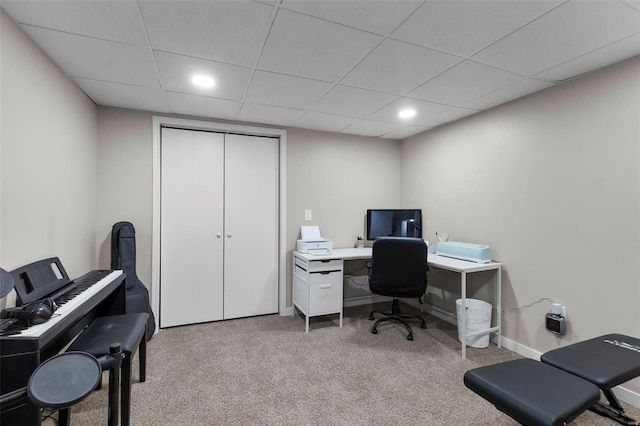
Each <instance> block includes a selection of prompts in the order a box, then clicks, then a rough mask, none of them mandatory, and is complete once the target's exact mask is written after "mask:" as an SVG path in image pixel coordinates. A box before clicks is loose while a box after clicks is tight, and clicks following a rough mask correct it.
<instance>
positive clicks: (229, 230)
mask: <svg viewBox="0 0 640 426" xmlns="http://www.w3.org/2000/svg"><path fill="white" fill-rule="evenodd" d="M225 150H226V152H225V266H224V268H225V277H224V281H225V285H224V317H225V319H229V318H239V317H245V316H251V315H262V314H271V313H276V312H278V268H277V266H278V204H279V203H278V140H277V139H274V138H267V137H258V136H244V135H226V139H225Z"/></svg>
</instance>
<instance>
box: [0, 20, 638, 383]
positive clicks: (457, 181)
mask: <svg viewBox="0 0 640 426" xmlns="http://www.w3.org/2000/svg"><path fill="white" fill-rule="evenodd" d="M0 15H1V19H2V21H1V22H0V24H1V25H0V30H1V35H2V37H1V45H0V61H1V64H2V73H1V76H0V84H1V87H2V92H1V94H0V102H1V104H0V107H1V109H2V115H1V120H2V122H1V123H0V129H1V133H0V135H1V137H2V139H1V142H0V143H1V145H0V166H1V171H0V178H1V182H0V190H1V192H0V215H1V216H0V266H2V267H4V268H5V269H12V268H15V267H18V266H20V265H22V264H25V263H27V262H30V261H33V260H37V259H40V258H43V257H48V256H60V257H61V259H62V260H63V262H64V264H65V265H66V266H67V268H68V270H69V273H70V275H73V276H77V275H80V274H81V273H84V272H86V271H88V270H89V269H92V268H94V267H98V266H100V267H108V266H109V255H108V249H109V248H108V247H109V242H108V240H107V238H108V234H109V231H110V229H111V225H112V224H113V223H114V222H116V221H119V220H130V221H132V222H134V224H135V225H136V229H137V237H138V239H137V243H138V274H139V275H140V277H141V279H142V280H143V282H145V283H147V284H148V283H150V280H151V266H150V264H151V216H152V211H151V209H152V204H151V197H152V192H151V186H152V155H151V153H152V128H151V126H152V122H151V117H152V114H151V113H147V112H136V111H129V110H121V109H117V108H96V107H95V105H94V104H93V103H92V102H91V101H90V100H88V99H87V98H86V97H85V96H84V94H83V93H82V92H81V91H80V90H79V89H78V88H77V87H76V86H75V85H73V83H72V82H71V81H70V80H68V79H67V78H66V77H64V75H63V74H62V73H61V72H60V71H59V70H58V69H57V68H56V67H55V65H53V64H52V63H51V62H50V61H49V60H48V59H47V58H46V56H45V55H43V54H42V52H40V51H39V50H38V49H37V48H36V47H35V46H34V45H33V44H32V43H31V42H30V41H29V40H28V38H27V37H26V36H24V34H23V33H22V32H20V30H19V29H18V28H17V27H16V26H15V25H14V24H13V23H12V22H11V21H10V20H9V19H7V18H6V16H5V15H4V13H2V12H0ZM638 75H640V59H638V58H636V59H634V60H631V61H627V62H626V63H622V64H619V65H616V66H612V67H610V68H608V69H605V70H602V71H599V72H596V73H593V74H589V75H586V76H584V77H581V78H579V79H576V80H575V81H572V82H568V83H565V84H563V85H560V86H558V87H555V88H552V89H549V90H547V91H544V92H542V93H538V94H534V95H532V96H529V97H527V98H524V99H522V100H519V101H515V102H512V103H510V104H507V105H504V106H502V107H499V108H496V109H494V110H492V111H488V112H485V113H482V114H478V115H476V116H474V117H470V118H468V119H465V120H460V121H459V122H456V123H453V124H451V125H448V126H442V127H440V128H437V129H434V130H432V131H430V132H427V133H425V134H422V135H419V136H416V137H413V138H411V139H408V140H406V141H404V142H402V143H398V142H393V141H383V140H377V139H372V138H363V137H355V136H348V135H337V134H329V133H322V132H313V131H303V130H295V129H289V133H288V146H287V168H288V174H287V200H288V204H287V218H288V223H287V229H286V232H287V239H286V241H287V246H288V249H289V250H291V249H293V248H294V246H295V240H296V238H297V236H298V228H299V226H300V225H302V224H305V222H304V220H303V219H304V216H303V212H304V209H312V210H313V215H314V220H313V221H312V222H311V223H312V224H317V225H320V226H321V228H322V231H323V233H324V234H325V235H326V236H327V237H328V238H331V239H333V240H334V242H335V244H336V246H337V247H340V246H343V247H344V246H351V245H352V244H353V242H354V239H355V237H356V236H357V235H360V234H362V233H363V215H364V211H365V209H366V208H369V207H396V206H410V207H414V206H417V207H422V208H423V209H424V215H425V236H426V237H427V238H429V239H431V240H433V237H434V232H435V231H440V232H448V233H450V234H451V236H452V239H455V240H459V241H469V242H479V243H487V244H491V245H492V247H493V248H494V254H495V258H496V259H497V260H499V261H501V262H504V264H505V274H504V289H503V300H504V305H505V309H506V310H507V312H505V316H504V319H505V321H504V327H505V335H506V336H507V337H508V338H509V339H511V340H513V341H514V342H517V343H518V344H521V345H524V346H527V347H530V348H532V349H535V350H538V351H545V350H547V349H549V348H551V347H555V346H559V345H562V344H565V343H567V342H571V341H577V340H581V339H585V338H588V337H591V336H594V335H597V334H600V333H605V332H610V331H617V332H622V333H629V334H632V335H640V308H639V306H640V272H639V268H640V266H639V265H640V262H639V260H640V190H639V189H640V188H639V186H640V175H639V173H640V164H639V163H640V149H639V144H640V142H639V141H640V125H639V122H638V120H639V117H640V106H639V102H640V101H639V99H640V89H639V79H638ZM98 259H99V260H98ZM489 279H490V277H486V276H480V277H478V278H477V279H476V280H475V281H476V282H474V283H472V286H473V285H477V286H478V287H480V286H481V285H482V284H483V283H484V282H485V281H488V280H489ZM456 282H457V277H453V276H449V275H447V274H440V275H438V274H437V273H436V274H435V278H434V279H433V280H432V285H431V290H430V291H431V294H430V300H431V301H432V302H433V303H434V304H436V305H438V304H440V305H442V306H443V307H445V308H446V309H450V308H451V303H452V300H453V298H454V297H455V296H452V295H451V294H450V293H451V291H453V290H455V289H456V285H455V283H456ZM289 288H290V279H289ZM542 297H548V298H553V299H555V300H557V301H559V302H561V303H562V304H564V305H565V306H566V307H567V310H568V316H569V321H570V327H569V334H568V335H567V336H566V337H565V338H563V339H560V338H555V337H554V336H552V335H551V334H549V333H547V332H546V331H545V330H544V328H543V322H542V317H543V315H544V313H545V312H547V311H548V307H549V301H547V300H542V301H541V302H539V303H537V304H533V305H532V306H530V307H524V305H527V304H529V303H532V302H534V301H536V300H538V299H539V298H542ZM5 302H6V301H3V302H2V303H5ZM10 302H11V301H9V303H10ZM520 307H522V308H520ZM518 308H520V309H518ZM630 387H631V388H632V389H635V390H636V392H637V391H638V390H640V385H638V384H637V381H636V382H634V383H632V384H631V386H630Z"/></svg>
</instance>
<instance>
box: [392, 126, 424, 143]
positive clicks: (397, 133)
mask: <svg viewBox="0 0 640 426" xmlns="http://www.w3.org/2000/svg"><path fill="white" fill-rule="evenodd" d="M429 129H430V127H418V126H402V127H400V128H398V129H397V130H394V131H391V132H389V133H385V134H384V135H382V136H381V137H383V138H387V139H396V140H402V139H406V138H408V137H411V136H414V135H417V134H419V133H422V132H426V131H427V130H429Z"/></svg>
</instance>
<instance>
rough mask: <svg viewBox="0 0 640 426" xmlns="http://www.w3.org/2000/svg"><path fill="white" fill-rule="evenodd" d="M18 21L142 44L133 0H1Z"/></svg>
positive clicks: (141, 33)
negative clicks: (113, 0) (110, 0)
mask: <svg viewBox="0 0 640 426" xmlns="http://www.w3.org/2000/svg"><path fill="white" fill-rule="evenodd" d="M2 8H3V9H4V11H5V12H7V13H8V14H9V16H11V18H13V20H14V21H15V22H17V23H18V24H28V25H31V26H37V27H42V28H47V29H53V30H59V31H65V32H69V33H73V34H78V35H85V36H89V37H96V38H100V39H104V40H111V41H118V42H121V43H129V44H134V45H136V46H144V45H145V39H144V33H143V30H142V26H141V25H140V21H139V19H138V13H137V11H136V9H137V5H136V3H135V2H132V1H119V2H109V1H24V0H20V1H6V0H3V1H2Z"/></svg>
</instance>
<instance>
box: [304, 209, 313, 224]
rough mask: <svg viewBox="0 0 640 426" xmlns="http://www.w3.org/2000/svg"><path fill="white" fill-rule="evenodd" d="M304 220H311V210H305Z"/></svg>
mask: <svg viewBox="0 0 640 426" xmlns="http://www.w3.org/2000/svg"><path fill="white" fill-rule="evenodd" d="M304 220H305V221H307V222H309V221H311V210H305V211H304Z"/></svg>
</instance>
